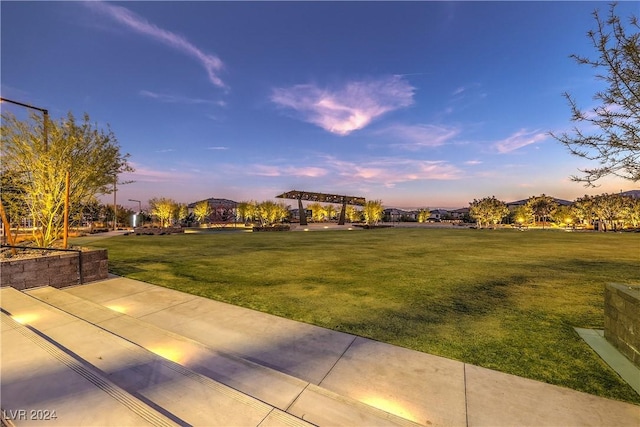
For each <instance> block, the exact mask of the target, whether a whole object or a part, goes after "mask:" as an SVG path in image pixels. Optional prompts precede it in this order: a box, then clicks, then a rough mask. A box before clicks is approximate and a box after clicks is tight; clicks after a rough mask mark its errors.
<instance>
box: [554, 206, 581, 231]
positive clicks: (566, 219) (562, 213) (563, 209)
mask: <svg viewBox="0 0 640 427" xmlns="http://www.w3.org/2000/svg"><path fill="white" fill-rule="evenodd" d="M550 218H551V219H552V220H553V221H555V223H556V224H558V225H562V224H565V225H567V226H570V225H574V224H575V223H576V222H578V218H577V217H576V215H575V212H574V209H573V207H572V206H564V205H558V206H556V207H555V209H553V211H551V214H550Z"/></svg>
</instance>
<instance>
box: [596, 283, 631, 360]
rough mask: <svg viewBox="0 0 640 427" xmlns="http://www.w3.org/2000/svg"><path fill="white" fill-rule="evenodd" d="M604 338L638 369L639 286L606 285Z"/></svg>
mask: <svg viewBox="0 0 640 427" xmlns="http://www.w3.org/2000/svg"><path fill="white" fill-rule="evenodd" d="M604 337H605V338H606V339H607V341H609V342H610V343H611V344H613V345H614V346H615V347H616V348H617V349H618V350H620V352H621V353H622V354H624V355H625V356H626V357H627V358H628V359H629V360H631V361H632V362H633V364H634V365H636V366H638V367H640V286H628V285H619V284H615V283H609V284H607V285H606V287H605V292H604Z"/></svg>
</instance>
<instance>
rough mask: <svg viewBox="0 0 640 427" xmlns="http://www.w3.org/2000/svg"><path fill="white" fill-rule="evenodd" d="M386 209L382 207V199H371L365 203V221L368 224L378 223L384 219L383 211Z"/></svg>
mask: <svg viewBox="0 0 640 427" xmlns="http://www.w3.org/2000/svg"><path fill="white" fill-rule="evenodd" d="M383 211H384V209H383V207H382V200H369V201H367V202H366V203H365V205H364V208H363V209H362V213H363V215H364V222H365V223H366V224H367V225H376V224H378V222H380V220H381V219H382V213H383Z"/></svg>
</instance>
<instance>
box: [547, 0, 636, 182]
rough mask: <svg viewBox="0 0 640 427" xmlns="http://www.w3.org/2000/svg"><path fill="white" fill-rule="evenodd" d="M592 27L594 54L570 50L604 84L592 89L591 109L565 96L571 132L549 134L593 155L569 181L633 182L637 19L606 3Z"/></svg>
mask: <svg viewBox="0 0 640 427" xmlns="http://www.w3.org/2000/svg"><path fill="white" fill-rule="evenodd" d="M593 16H594V18H595V20H596V26H597V28H596V29H595V30H591V31H589V32H588V33H587V35H588V37H589V39H590V40H591V43H592V44H593V47H594V48H595V49H596V51H597V55H598V57H597V58H595V59H593V58H587V57H584V56H579V55H571V57H572V58H573V59H575V60H576V61H577V63H578V64H580V65H588V66H591V67H592V68H594V69H596V70H598V71H597V72H598V74H597V75H596V77H597V78H598V79H599V80H601V81H603V82H604V83H605V84H606V85H607V87H606V89H604V90H602V91H599V92H596V93H595V95H594V99H595V100H596V101H597V102H599V103H600V105H598V106H597V107H595V108H593V109H592V110H591V111H583V110H581V109H580V108H579V107H578V104H577V102H576V100H575V99H574V98H573V97H571V95H570V94H568V93H565V94H564V96H565V98H566V99H567V101H568V102H569V106H570V108H571V113H572V117H571V120H572V121H573V122H575V123H576V126H574V128H573V135H568V134H566V133H563V134H561V135H553V134H552V136H553V137H554V138H556V139H557V140H558V141H560V142H561V143H563V144H564V145H565V146H566V147H567V148H568V149H569V151H570V152H571V153H572V154H574V155H576V156H579V157H582V158H585V159H588V160H594V161H597V162H598V166H596V167H593V168H589V169H584V170H581V172H583V174H584V176H580V177H577V176H573V177H572V179H573V180H574V181H580V182H584V183H586V185H587V186H589V185H593V183H594V182H595V181H597V180H598V179H600V178H602V177H604V176H607V175H614V176H618V177H622V178H624V179H628V180H631V181H634V182H637V181H639V180H640V32H639V31H638V30H640V25H638V20H637V17H636V16H633V15H632V16H631V18H630V19H629V22H628V27H626V28H625V24H624V23H623V21H622V20H621V19H620V17H618V16H617V15H616V14H615V4H612V5H611V9H610V12H609V16H608V18H607V19H604V18H602V17H601V16H600V15H599V13H598V11H597V10H596V11H595V12H594V13H593Z"/></svg>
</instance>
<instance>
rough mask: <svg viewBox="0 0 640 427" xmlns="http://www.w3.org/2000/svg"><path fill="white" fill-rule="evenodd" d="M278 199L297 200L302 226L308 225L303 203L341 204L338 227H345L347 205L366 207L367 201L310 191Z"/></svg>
mask: <svg viewBox="0 0 640 427" xmlns="http://www.w3.org/2000/svg"><path fill="white" fill-rule="evenodd" d="M276 198H278V199H296V200H298V211H299V212H300V225H307V214H306V212H305V210H304V208H303V207H302V201H303V200H304V201H308V202H323V203H341V204H342V210H341V211H340V219H339V220H338V225H344V219H345V214H346V210H347V205H356V206H364V205H365V203H366V200H365V198H364V197H356V196H341V195H338V194H325V193H312V192H309V191H298V190H291V191H287V192H286V193H282V194H280V195H279V196H276Z"/></svg>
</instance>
